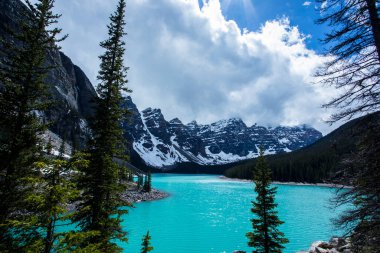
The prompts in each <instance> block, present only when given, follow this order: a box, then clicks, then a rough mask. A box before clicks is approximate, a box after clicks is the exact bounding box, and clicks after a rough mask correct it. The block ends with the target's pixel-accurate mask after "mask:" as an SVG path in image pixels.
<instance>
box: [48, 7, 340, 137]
mask: <svg viewBox="0 0 380 253" xmlns="http://www.w3.org/2000/svg"><path fill="white" fill-rule="evenodd" d="M116 3H117V0H56V9H55V10H56V12H58V13H61V14H62V15H63V16H62V18H61V22H60V26H61V27H62V28H63V30H64V32H65V33H68V34H69V38H68V39H67V40H66V41H64V42H63V43H62V50H63V51H64V52H65V53H66V54H67V55H68V56H70V57H71V58H72V60H73V62H74V63H75V64H77V65H78V66H80V67H81V68H82V69H83V70H84V71H85V73H86V74H87V75H88V77H89V78H90V80H91V81H92V82H93V84H96V83H97V80H96V75H97V71H98V66H99V60H98V55H100V54H101V53H102V50H101V48H100V47H99V42H100V41H102V40H104V39H105V38H106V34H107V30H106V25H107V24H108V22H109V20H108V17H109V14H110V13H111V12H113V11H114V9H115V6H116ZM316 7H317V6H316V4H315V2H314V1H299V0H288V1H285V0H284V1H278V0H266V1H261V0H207V1H206V0H204V1H202V0H199V1H198V0H127V13H126V22H127V27H126V32H127V33H128V35H127V37H126V38H125V39H126V43H127V44H126V47H127V55H126V65H127V66H129V67H130V70H129V72H128V79H129V86H130V88H131V89H132V90H133V94H132V98H133V100H134V101H135V103H136V104H137V106H138V108H139V109H140V110H143V109H145V108H147V107H154V108H161V109H162V112H163V114H164V116H165V118H166V119H167V120H170V119H172V118H174V117H178V118H179V119H181V120H182V121H183V122H184V123H188V122H190V121H192V120H196V121H197V122H198V123H211V122H214V121H217V120H220V119H226V118H230V117H240V118H242V119H243V120H244V121H245V122H246V123H247V125H252V124H254V123H258V124H260V125H265V126H276V125H298V124H308V125H311V126H313V127H315V128H317V129H318V130H320V131H322V132H323V133H324V134H326V133H328V132H330V131H331V130H332V129H334V128H336V127H337V125H334V126H332V127H330V126H329V125H327V124H326V123H324V120H326V119H327V118H328V116H329V114H330V113H331V111H327V110H325V109H322V108H321V105H322V104H323V103H325V102H327V101H328V100H329V99H330V98H331V97H332V96H333V95H334V93H336V91H334V90H333V89H331V88H327V87H320V86H319V85H317V84H313V81H314V80H313V78H312V73H313V71H314V70H315V68H316V67H317V66H318V65H320V64H321V63H322V62H323V61H324V58H323V57H322V56H321V52H322V46H321V45H320V43H319V41H318V39H319V38H321V36H322V35H323V33H324V32H325V31H326V28H325V27H323V26H317V25H316V24H314V21H315V19H316V18H318V16H319V12H318V10H316Z"/></svg>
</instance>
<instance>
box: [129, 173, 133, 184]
mask: <svg viewBox="0 0 380 253" xmlns="http://www.w3.org/2000/svg"><path fill="white" fill-rule="evenodd" d="M128 181H129V182H133V173H132V171H131V170H130V171H128Z"/></svg>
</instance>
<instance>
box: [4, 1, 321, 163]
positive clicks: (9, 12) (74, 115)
mask: <svg viewBox="0 0 380 253" xmlns="http://www.w3.org/2000/svg"><path fill="white" fill-rule="evenodd" d="M26 10H27V7H26V6H25V5H24V4H23V3H22V2H21V1H20V0H2V1H0V21H1V22H0V36H1V37H3V38H6V37H7V32H6V29H7V28H11V29H16V30H17V27H18V26H19V24H20V23H21V22H22V20H23V13H25V11H26ZM2 54H3V51H2V49H1V48H0V57H1V55H2ZM47 64H48V65H53V66H56V68H54V69H51V70H50V71H49V73H48V75H47V77H46V83H47V85H48V87H49V89H50V91H51V94H52V100H53V101H54V105H53V106H52V107H51V108H50V109H49V110H48V111H47V112H45V113H41V115H40V116H41V118H42V119H43V120H46V121H49V122H51V126H50V130H51V131H52V132H53V133H55V134H57V135H58V136H60V137H61V138H63V139H65V140H66V141H68V142H70V143H71V144H72V145H73V146H75V147H76V148H80V147H84V146H85V144H86V140H87V139H88V137H89V135H90V132H89V131H88V128H87V122H88V119H89V118H90V117H91V116H92V115H93V114H94V104H93V103H92V101H93V100H95V99H96V97H97V94H96V91H95V89H94V87H93V85H92V84H91V82H90V81H89V79H88V78H87V76H86V75H85V74H84V73H83V71H82V70H81V69H80V68H79V67H78V66H76V65H75V64H73V62H72V61H71V59H70V58H69V57H67V56H66V55H65V54H64V53H63V52H60V51H58V50H52V51H49V52H47ZM0 86H1V84H0ZM123 106H125V107H127V108H129V109H130V110H131V111H132V116H131V119H130V120H129V121H127V122H124V123H123V127H124V129H125V136H126V138H127V140H129V143H128V144H129V145H128V146H129V150H130V152H131V153H134V154H137V156H138V157H139V159H140V158H141V159H142V160H143V162H144V163H145V164H147V165H148V166H151V167H156V168H164V169H165V168H170V167H171V166H175V165H178V164H182V163H194V164H198V165H221V164H228V163H231V162H236V161H241V160H245V159H248V158H253V157H256V156H257V155H258V149H259V147H261V146H262V147H264V148H265V149H266V154H274V153H280V152H289V151H292V150H296V149H299V148H301V147H304V146H307V145H309V144H311V143H313V142H315V141H316V140H317V139H319V138H320V137H321V136H322V134H321V133H320V132H318V131H316V130H315V129H313V128H310V127H307V126H300V127H276V128H265V127H262V126H257V125H253V126H249V127H248V126H247V125H246V124H245V123H244V122H243V121H242V120H241V119H238V118H233V119H228V120H221V121H218V122H215V123H212V124H209V125H202V124H198V123H197V122H195V121H193V122H191V123H189V124H183V123H182V122H181V121H180V120H179V119H178V118H175V119H172V120H170V121H166V119H165V118H164V116H163V115H162V113H161V110H160V109H152V108H148V109H145V110H143V111H141V112H140V111H139V110H138V109H137V107H136V105H135V104H134V103H133V102H132V99H131V98H130V97H127V98H126V99H125V102H124V105H123ZM141 159H140V160H141Z"/></svg>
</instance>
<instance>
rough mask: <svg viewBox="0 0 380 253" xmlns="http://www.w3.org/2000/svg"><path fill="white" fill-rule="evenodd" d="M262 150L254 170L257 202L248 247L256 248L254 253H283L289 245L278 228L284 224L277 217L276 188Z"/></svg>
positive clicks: (254, 202)
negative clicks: (272, 184)
mask: <svg viewBox="0 0 380 253" xmlns="http://www.w3.org/2000/svg"><path fill="white" fill-rule="evenodd" d="M263 154H264V153H263V151H262V150H260V157H259V158H258V160H257V163H256V167H255V170H254V177H253V178H254V179H253V181H254V183H255V192H256V193H257V197H256V201H252V204H253V208H252V209H251V211H252V213H253V214H254V215H255V217H254V218H252V219H251V221H252V227H253V232H248V233H247V234H246V236H247V237H248V239H249V241H248V245H249V246H250V247H254V250H253V251H252V252H253V253H274V252H282V249H283V248H284V246H283V244H285V243H288V240H287V239H286V238H285V237H284V233H282V232H280V231H279V230H278V226H280V225H281V224H283V223H284V222H282V221H280V220H279V218H278V216H277V211H276V207H277V204H276V203H275V199H274V198H275V195H276V190H277V188H276V187H273V186H271V185H270V184H271V182H272V180H271V170H270V168H269V166H268V164H267V162H266V160H265V158H264V156H263Z"/></svg>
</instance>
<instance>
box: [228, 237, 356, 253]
mask: <svg viewBox="0 0 380 253" xmlns="http://www.w3.org/2000/svg"><path fill="white" fill-rule="evenodd" d="M233 253H246V251H242V250H235V251H234V252H233ZM297 253H351V243H350V240H349V239H347V238H341V237H333V238H331V239H330V241H329V242H324V241H316V242H313V243H312V244H311V247H310V249H309V250H306V251H305V250H303V251H298V252H297Z"/></svg>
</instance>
